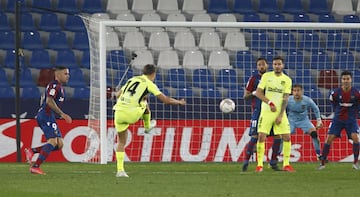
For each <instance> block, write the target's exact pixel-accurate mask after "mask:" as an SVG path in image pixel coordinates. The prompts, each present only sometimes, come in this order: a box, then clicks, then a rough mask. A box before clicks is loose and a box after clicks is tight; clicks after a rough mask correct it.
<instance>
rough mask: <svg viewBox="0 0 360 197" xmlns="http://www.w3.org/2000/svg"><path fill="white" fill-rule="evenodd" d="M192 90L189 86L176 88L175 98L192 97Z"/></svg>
mask: <svg viewBox="0 0 360 197" xmlns="http://www.w3.org/2000/svg"><path fill="white" fill-rule="evenodd" d="M193 96H194V92H193V90H192V89H191V88H178V89H176V93H175V98H192V97H193Z"/></svg>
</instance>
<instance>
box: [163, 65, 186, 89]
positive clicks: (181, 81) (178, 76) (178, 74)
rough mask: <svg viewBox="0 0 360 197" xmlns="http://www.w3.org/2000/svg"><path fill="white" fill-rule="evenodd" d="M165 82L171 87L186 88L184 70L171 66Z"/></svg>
mask: <svg viewBox="0 0 360 197" xmlns="http://www.w3.org/2000/svg"><path fill="white" fill-rule="evenodd" d="M166 84H168V85H169V86H170V87H173V88H186V87H187V83H186V75H185V70H184V69H182V68H171V69H169V70H168V73H167V79H166Z"/></svg>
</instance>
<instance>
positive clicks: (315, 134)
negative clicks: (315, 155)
mask: <svg viewBox="0 0 360 197" xmlns="http://www.w3.org/2000/svg"><path fill="white" fill-rule="evenodd" d="M310 136H311V138H317V137H318V135H317V133H316V131H312V132H311V133H310Z"/></svg>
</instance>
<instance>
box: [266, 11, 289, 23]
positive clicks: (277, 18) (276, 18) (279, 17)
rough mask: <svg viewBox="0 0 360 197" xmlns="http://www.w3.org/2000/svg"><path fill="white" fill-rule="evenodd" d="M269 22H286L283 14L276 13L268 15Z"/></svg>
mask: <svg viewBox="0 0 360 197" xmlns="http://www.w3.org/2000/svg"><path fill="white" fill-rule="evenodd" d="M268 22H286V19H285V16H284V15H283V14H279V13H275V14H269V15H268Z"/></svg>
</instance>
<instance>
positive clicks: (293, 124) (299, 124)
mask: <svg viewBox="0 0 360 197" xmlns="http://www.w3.org/2000/svg"><path fill="white" fill-rule="evenodd" d="M289 123H290V133H291V134H294V133H295V129H296V128H300V129H301V130H302V131H303V132H304V133H308V132H309V131H310V129H312V128H315V127H314V125H313V124H312V123H311V121H310V120H309V119H305V120H300V121H292V120H289Z"/></svg>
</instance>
